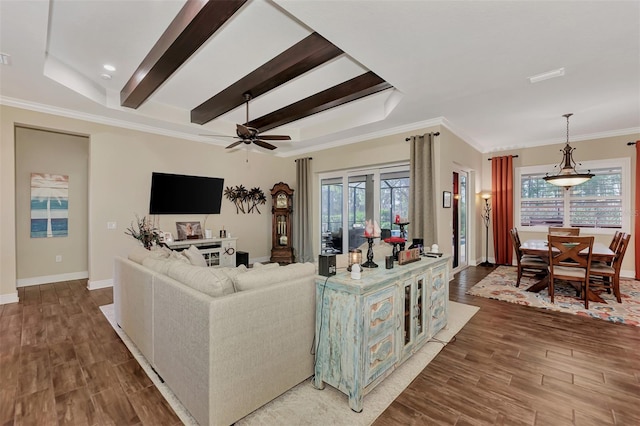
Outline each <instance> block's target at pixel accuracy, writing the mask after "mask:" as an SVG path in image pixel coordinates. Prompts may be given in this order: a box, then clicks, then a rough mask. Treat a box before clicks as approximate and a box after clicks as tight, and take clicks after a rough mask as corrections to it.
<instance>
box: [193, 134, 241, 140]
mask: <svg viewBox="0 0 640 426" xmlns="http://www.w3.org/2000/svg"><path fill="white" fill-rule="evenodd" d="M198 136H206V137H209V138H233V139H238V137H237V136H229V135H209V134H204V133H200V134H198Z"/></svg>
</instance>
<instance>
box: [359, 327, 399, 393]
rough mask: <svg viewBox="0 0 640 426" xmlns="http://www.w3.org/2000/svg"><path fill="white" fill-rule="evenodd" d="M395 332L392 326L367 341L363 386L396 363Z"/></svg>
mask: <svg viewBox="0 0 640 426" xmlns="http://www.w3.org/2000/svg"><path fill="white" fill-rule="evenodd" d="M395 336H396V332H395V330H394V329H393V328H390V329H388V330H387V331H386V332H384V333H382V334H381V335H380V336H377V337H378V338H377V339H372V340H370V341H369V344H368V346H367V352H366V357H367V360H366V371H365V377H366V380H365V386H367V385H368V384H369V383H371V382H373V381H374V380H375V379H376V378H378V377H379V376H380V375H382V374H383V373H385V372H386V371H387V370H388V369H389V368H390V367H391V366H393V364H395V363H396V361H397V359H398V357H397V356H396V347H397V345H396V340H395Z"/></svg>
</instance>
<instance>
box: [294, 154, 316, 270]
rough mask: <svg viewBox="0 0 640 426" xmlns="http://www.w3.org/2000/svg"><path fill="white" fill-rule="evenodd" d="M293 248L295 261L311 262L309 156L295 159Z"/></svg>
mask: <svg viewBox="0 0 640 426" xmlns="http://www.w3.org/2000/svg"><path fill="white" fill-rule="evenodd" d="M293 200H294V203H293V211H294V215H293V248H294V250H295V253H294V256H295V258H296V262H313V260H314V259H313V245H312V243H311V237H312V233H311V226H312V223H311V221H312V217H311V158H298V159H297V160H296V190H295V192H294V193H293Z"/></svg>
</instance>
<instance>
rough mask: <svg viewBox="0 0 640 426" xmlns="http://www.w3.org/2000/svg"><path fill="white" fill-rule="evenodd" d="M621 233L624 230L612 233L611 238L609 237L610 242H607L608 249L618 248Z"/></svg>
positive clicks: (614, 249)
mask: <svg viewBox="0 0 640 426" xmlns="http://www.w3.org/2000/svg"><path fill="white" fill-rule="evenodd" d="M623 235H624V232H621V231H616V233H615V234H613V238H612V239H611V244H609V249H610V250H611V251H616V250H617V249H618V244H620V240H621V239H622V236H623Z"/></svg>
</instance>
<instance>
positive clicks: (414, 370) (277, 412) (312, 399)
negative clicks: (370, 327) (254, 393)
mask: <svg viewBox="0 0 640 426" xmlns="http://www.w3.org/2000/svg"><path fill="white" fill-rule="evenodd" d="M100 309H101V310H102V312H103V313H104V315H105V317H106V318H107V319H108V320H109V323H111V326H112V327H113V328H114V330H115V331H116V333H118V335H119V336H120V338H121V339H122V341H123V342H124V344H125V345H126V346H127V348H128V349H129V350H130V351H131V354H132V355H133V356H134V358H135V359H136V360H137V361H138V362H139V363H140V365H141V366H142V368H143V369H144V371H145V372H146V373H147V375H148V376H149V378H150V379H151V381H153V384H154V385H155V386H156V387H157V388H158V390H159V391H160V393H161V394H162V395H163V396H164V397H165V399H166V400H167V402H169V404H170V405H171V407H172V408H173V410H174V411H175V412H176V414H177V415H178V417H179V418H180V420H181V421H182V422H183V423H184V424H185V425H189V426H190V425H197V422H196V421H195V419H194V418H193V417H191V415H190V414H189V412H188V411H187V410H186V409H185V408H184V407H183V406H182V404H181V403H180V401H179V400H178V399H177V398H176V396H175V395H174V394H173V393H172V392H171V390H170V389H169V388H168V387H167V386H166V385H165V384H164V383H162V382H161V381H160V379H159V377H158V376H157V374H155V372H154V371H153V369H152V368H151V366H150V365H149V363H148V362H147V360H146V359H145V358H144V356H142V354H141V353H140V351H139V350H138V349H137V348H136V346H135V345H134V344H133V342H132V341H131V340H130V339H129V337H127V335H126V334H125V333H124V332H123V331H122V330H121V329H120V327H118V326H117V325H116V324H115V315H114V309H113V304H111V305H105V306H101V307H100ZM478 309H479V308H478V307H476V306H470V305H464V304H462V303H456V302H452V301H450V302H449V321H448V324H447V326H446V327H445V328H444V329H443V330H441V331H440V332H439V333H438V334H436V336H435V337H434V338H433V339H432V341H430V342H428V343H427V344H425V345H424V346H423V347H422V348H421V349H420V350H419V351H418V352H416V353H415V354H414V355H413V356H412V357H411V358H409V359H408V360H407V361H405V362H404V363H403V364H402V365H401V366H400V367H399V368H398V369H396V370H395V371H394V372H393V373H391V374H390V375H389V377H387V378H386V379H385V380H383V381H382V383H380V384H379V385H378V386H377V387H376V388H374V389H373V391H371V393H369V394H367V395H366V396H365V397H364V409H363V410H362V412H361V413H355V412H353V411H351V409H350V408H349V403H348V397H347V396H346V395H345V394H343V393H342V392H339V391H338V390H336V389H334V388H332V387H331V386H329V385H326V386H325V388H324V389H323V390H317V389H316V388H314V387H313V385H312V384H311V380H310V379H309V380H306V381H304V382H302V383H300V384H299V385H298V386H296V387H294V388H292V389H290V390H289V391H287V392H285V393H284V394H282V395H280V396H279V397H278V398H276V399H274V400H273V401H271V402H270V403H268V404H266V405H264V406H263V407H261V408H259V409H257V410H256V411H254V412H253V413H251V414H249V415H248V416H247V417H245V418H243V419H241V420H239V421H238V422H236V423H235V424H236V425H242V426H248V425H285V424H286V425H289V424H290V425H327V424H331V425H349V426H352V425H353V426H358V425H363V426H364V425H370V424H371V423H373V421H374V420H375V419H376V418H377V417H378V416H379V415H380V414H382V412H383V411H384V410H385V409H386V408H387V407H388V406H389V405H390V404H391V403H392V402H393V400H394V399H396V398H397V397H398V395H400V394H401V393H402V391H403V390H404V389H405V388H406V387H407V386H409V384H410V383H411V382H412V381H413V379H414V378H415V377H416V376H417V375H418V374H419V373H420V372H421V371H422V370H423V369H424V368H425V367H426V366H427V364H429V362H431V360H432V359H434V358H435V357H436V355H438V353H439V352H440V351H441V350H442V348H443V347H444V345H446V343H447V342H449V341H451V339H453V337H454V336H455V335H456V334H457V333H458V332H459V331H460V330H461V329H462V327H464V325H465V324H466V323H467V322H468V321H469V320H470V319H471V317H473V315H475V313H476V312H477V311H478Z"/></svg>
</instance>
